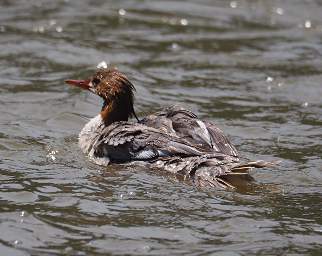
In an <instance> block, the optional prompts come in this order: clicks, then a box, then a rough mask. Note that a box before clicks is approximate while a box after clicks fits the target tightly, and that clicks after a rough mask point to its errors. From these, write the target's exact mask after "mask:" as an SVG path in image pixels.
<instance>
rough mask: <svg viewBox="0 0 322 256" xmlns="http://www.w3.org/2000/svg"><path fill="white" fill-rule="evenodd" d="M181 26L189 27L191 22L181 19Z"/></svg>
mask: <svg viewBox="0 0 322 256" xmlns="http://www.w3.org/2000/svg"><path fill="white" fill-rule="evenodd" d="M180 24H181V25H182V26H187V25H188V24H189V22H188V20H187V19H181V20H180Z"/></svg>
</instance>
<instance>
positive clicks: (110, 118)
mask: <svg viewBox="0 0 322 256" xmlns="http://www.w3.org/2000/svg"><path fill="white" fill-rule="evenodd" d="M65 82H66V83H67V84H70V85H74V86H77V87H80V88H82V89H85V90H88V91H90V92H92V93H94V94H97V95H98V96H100V97H101V98H103V100H104V103H103V106H102V109H101V112H100V114H99V115H97V116H96V117H94V118H93V119H91V120H90V121H89V122H88V123H87V124H86V125H85V126H84V128H83V129H82V131H81V132H80V134H79V146H80V148H81V149H82V150H83V152H84V153H85V154H87V155H88V156H89V157H90V158H91V159H92V160H93V161H94V162H95V163H97V164H100V165H108V164H109V163H127V162H131V161H146V162H149V163H150V164H152V165H153V166H155V167H158V168H162V169H164V170H166V171H168V172H170V173H174V174H177V175H180V176H182V177H183V178H184V179H190V180H192V181H193V183H194V184H196V185H199V186H212V187H221V188H234V186H233V185H232V184H231V182H230V178H233V176H249V174H248V173H249V170H251V169H252V168H255V167H257V168H262V167H266V166H271V165H272V163H269V162H264V161H261V160H260V161H254V162H248V163H244V164H241V163H240V162H239V156H238V152H237V150H236V149H235V147H234V146H233V145H232V144H231V142H230V141H229V139H228V138H227V137H226V136H225V135H224V133H223V132H222V131H221V130H220V129H219V128H218V127H216V126H215V125H214V124H213V123H211V122H208V121H202V120H200V119H199V118H198V117H197V116H196V115H195V114H194V113H192V112H191V111H189V110H186V109H184V108H181V107H178V106H171V107H168V108H165V109H163V110H161V111H159V112H157V113H154V114H151V115H148V116H146V117H144V118H143V119H141V120H139V119H138V117H137V116H136V114H135V111H134V107H133V102H134V95H133V92H134V90H135V88H134V85H133V84H132V83H131V82H130V81H129V80H128V78H127V77H126V76H125V75H124V74H122V73H121V72H120V71H118V70H117V69H116V68H99V69H98V70H97V71H96V73H95V74H94V75H93V76H92V77H91V78H89V79H87V80H66V81H65ZM132 116H134V117H135V118H136V119H137V121H128V119H129V118H130V117H132ZM249 177H250V176H249Z"/></svg>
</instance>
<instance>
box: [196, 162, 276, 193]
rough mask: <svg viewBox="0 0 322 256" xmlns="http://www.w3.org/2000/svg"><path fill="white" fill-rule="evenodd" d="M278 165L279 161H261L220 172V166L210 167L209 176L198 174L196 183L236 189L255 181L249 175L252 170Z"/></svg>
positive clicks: (202, 185)
mask: <svg viewBox="0 0 322 256" xmlns="http://www.w3.org/2000/svg"><path fill="white" fill-rule="evenodd" d="M278 163H279V161H276V162H265V161H262V160H259V161H254V162H248V163H245V164H238V165H234V166H230V168H229V170H227V169H226V168H225V171H223V170H222V171H218V168H220V166H211V167H210V166H208V171H207V173H208V175H203V174H205V173H204V172H200V173H198V172H197V175H196V176H197V177H195V178H197V179H194V181H195V183H196V184H197V185H199V186H201V187H205V186H211V187H219V188H223V189H236V188H237V187H240V186H242V185H245V183H246V184H247V183H249V182H250V181H253V180H254V179H253V178H252V177H251V176H250V174H249V171H250V170H252V169H254V168H265V167H272V166H274V165H276V164H278ZM209 167H210V168H211V169H213V170H214V171H213V172H211V169H210V168H209ZM209 174H210V175H209ZM211 174H213V175H211Z"/></svg>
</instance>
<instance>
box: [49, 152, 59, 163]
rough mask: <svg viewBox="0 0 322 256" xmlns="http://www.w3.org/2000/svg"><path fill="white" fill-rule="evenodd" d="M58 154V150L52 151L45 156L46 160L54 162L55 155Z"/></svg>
mask: <svg viewBox="0 0 322 256" xmlns="http://www.w3.org/2000/svg"><path fill="white" fill-rule="evenodd" d="M57 153H58V150H52V151H50V152H49V153H48V154H47V158H50V159H51V160H53V161H55V160H56V159H57V158H56V156H55V155H56V154H57Z"/></svg>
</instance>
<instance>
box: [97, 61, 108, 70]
mask: <svg viewBox="0 0 322 256" xmlns="http://www.w3.org/2000/svg"><path fill="white" fill-rule="evenodd" d="M96 67H97V68H107V63H106V62H105V61H104V60H103V61H101V62H100V63H98V64H97V66H96Z"/></svg>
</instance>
